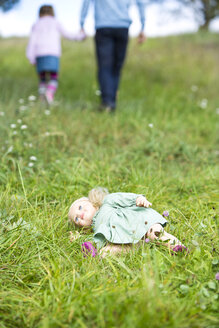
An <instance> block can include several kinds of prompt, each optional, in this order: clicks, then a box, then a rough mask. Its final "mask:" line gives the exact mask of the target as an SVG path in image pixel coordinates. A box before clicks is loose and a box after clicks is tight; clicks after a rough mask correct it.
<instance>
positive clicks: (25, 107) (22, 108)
mask: <svg viewBox="0 0 219 328" xmlns="http://www.w3.org/2000/svg"><path fill="white" fill-rule="evenodd" d="M19 109H20V111H21V112H24V111H25V110H26V109H27V106H20V108H19Z"/></svg>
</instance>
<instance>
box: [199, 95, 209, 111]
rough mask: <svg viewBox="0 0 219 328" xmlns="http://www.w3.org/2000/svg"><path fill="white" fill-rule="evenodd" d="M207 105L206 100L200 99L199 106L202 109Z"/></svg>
mask: <svg viewBox="0 0 219 328" xmlns="http://www.w3.org/2000/svg"><path fill="white" fill-rule="evenodd" d="M207 105H208V99H206V98H204V99H202V100H201V101H200V103H199V106H200V107H201V108H203V109H204V108H206V107H207Z"/></svg>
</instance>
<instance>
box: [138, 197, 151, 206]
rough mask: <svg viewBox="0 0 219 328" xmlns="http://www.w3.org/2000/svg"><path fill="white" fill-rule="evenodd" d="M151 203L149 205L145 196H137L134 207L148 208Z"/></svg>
mask: <svg viewBox="0 0 219 328" xmlns="http://www.w3.org/2000/svg"><path fill="white" fill-rule="evenodd" d="M151 205H152V203H150V202H149V201H148V200H147V199H146V197H145V196H138V197H137V198H136V206H139V207H149V206H151Z"/></svg>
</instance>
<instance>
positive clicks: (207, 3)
mask: <svg viewBox="0 0 219 328" xmlns="http://www.w3.org/2000/svg"><path fill="white" fill-rule="evenodd" d="M21 1H22V0H0V9H1V10H2V11H3V12H7V11H9V10H11V9H12V8H14V6H16V5H18V4H19V3H20V2H21ZM146 2H147V3H148V5H150V4H154V3H157V4H160V5H161V6H162V8H165V10H169V11H171V12H172V14H174V15H180V13H181V11H182V9H183V8H190V9H191V10H192V12H193V14H194V17H195V19H196V21H197V23H198V24H199V29H203V30H208V29H209V25H210V23H211V21H212V20H213V19H215V18H217V17H219V0H174V2H175V3H176V4H177V5H178V8H177V9H176V8H175V9H174V10H171V9H168V8H167V3H168V2H169V1H168V0H146Z"/></svg>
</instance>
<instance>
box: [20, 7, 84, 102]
mask: <svg viewBox="0 0 219 328" xmlns="http://www.w3.org/2000/svg"><path fill="white" fill-rule="evenodd" d="M54 16H55V14H54V9H53V7H52V6H49V5H44V6H41V7H40V10H39V19H38V21H37V22H36V23H35V24H34V26H33V28H32V32H31V35H30V40H29V43H28V46H27V51H26V55H27V58H28V59H29V61H30V63H31V64H33V65H36V70H37V73H38V75H39V89H38V92H39V96H40V98H41V99H46V101H47V103H48V104H49V105H50V104H51V103H52V102H53V100H54V94H55V92H56V90H57V87H58V73H59V58H60V55H61V36H63V37H64V38H66V39H69V40H78V41H81V40H83V39H85V34H83V33H80V34H78V35H73V34H72V33H68V32H66V31H65V30H64V29H63V27H62V26H61V24H60V23H59V22H58V21H57V20H56V18H55V17H54Z"/></svg>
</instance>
